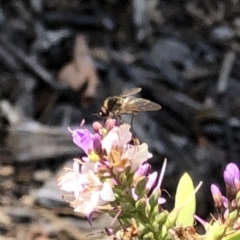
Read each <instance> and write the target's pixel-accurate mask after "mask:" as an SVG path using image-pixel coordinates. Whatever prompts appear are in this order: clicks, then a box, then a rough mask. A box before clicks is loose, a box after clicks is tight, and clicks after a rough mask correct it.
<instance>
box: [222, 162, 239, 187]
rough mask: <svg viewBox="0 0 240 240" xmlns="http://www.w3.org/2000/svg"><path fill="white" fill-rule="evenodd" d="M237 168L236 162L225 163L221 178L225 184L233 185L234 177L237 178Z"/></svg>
mask: <svg viewBox="0 0 240 240" xmlns="http://www.w3.org/2000/svg"><path fill="white" fill-rule="evenodd" d="M239 175H240V174H239V169H238V167H237V165H236V164H234V163H230V164H228V165H227V167H226V169H225V171H224V173H223V178H224V181H225V183H226V185H227V186H229V187H234V179H238V180H239Z"/></svg>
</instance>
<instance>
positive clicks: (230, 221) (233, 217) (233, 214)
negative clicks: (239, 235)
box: [227, 209, 238, 225]
mask: <svg viewBox="0 0 240 240" xmlns="http://www.w3.org/2000/svg"><path fill="white" fill-rule="evenodd" d="M237 218H238V210H237V209H235V210H234V211H232V212H230V213H229V215H228V219H227V224H228V225H232V224H233V223H234V222H235V221H236V220H237Z"/></svg>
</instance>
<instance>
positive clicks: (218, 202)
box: [211, 184, 223, 207]
mask: <svg viewBox="0 0 240 240" xmlns="http://www.w3.org/2000/svg"><path fill="white" fill-rule="evenodd" d="M211 192H212V197H213V200H214V203H215V207H222V205H223V197H222V193H221V192H220V190H219V188H218V187H217V186H216V185H215V184H211Z"/></svg>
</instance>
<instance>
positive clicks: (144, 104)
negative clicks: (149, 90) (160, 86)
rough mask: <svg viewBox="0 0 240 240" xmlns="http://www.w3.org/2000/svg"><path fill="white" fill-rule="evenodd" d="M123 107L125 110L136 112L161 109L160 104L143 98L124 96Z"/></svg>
mask: <svg viewBox="0 0 240 240" xmlns="http://www.w3.org/2000/svg"><path fill="white" fill-rule="evenodd" d="M123 108H124V110H125V111H126V112H133V113H137V112H145V111H157V110H159V109H161V106H160V105H159V104H157V103H155V102H152V101H150V100H147V99H144V98H126V99H125V101H124V107H123Z"/></svg>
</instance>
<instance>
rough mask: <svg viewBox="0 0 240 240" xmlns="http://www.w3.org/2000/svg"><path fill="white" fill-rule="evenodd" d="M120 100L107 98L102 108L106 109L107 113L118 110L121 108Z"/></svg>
mask: <svg viewBox="0 0 240 240" xmlns="http://www.w3.org/2000/svg"><path fill="white" fill-rule="evenodd" d="M122 100H123V99H122V98H121V97H109V98H107V99H106V100H105V102H104V107H106V108H107V109H108V111H109V112H112V111H115V110H119V108H121V106H122Z"/></svg>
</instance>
